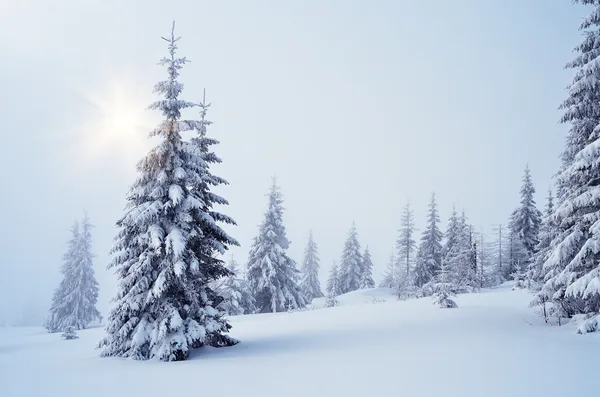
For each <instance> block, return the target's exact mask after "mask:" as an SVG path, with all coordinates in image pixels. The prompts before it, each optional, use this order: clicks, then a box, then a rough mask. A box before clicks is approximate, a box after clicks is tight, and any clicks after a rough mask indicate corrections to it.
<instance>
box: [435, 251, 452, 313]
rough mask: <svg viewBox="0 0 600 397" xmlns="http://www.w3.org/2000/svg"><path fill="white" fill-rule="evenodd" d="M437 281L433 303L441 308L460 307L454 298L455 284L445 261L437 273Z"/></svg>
mask: <svg viewBox="0 0 600 397" xmlns="http://www.w3.org/2000/svg"><path fill="white" fill-rule="evenodd" d="M436 279H437V282H436V283H435V285H434V287H433V303H434V304H436V305H438V306H439V307H441V308H445V309H451V308H456V307H458V306H457V305H456V302H455V301H454V300H453V299H452V297H453V296H454V286H453V285H452V282H451V281H450V280H449V275H448V272H447V270H446V266H445V264H444V262H442V264H441V268H440V270H439V272H438V274H437V277H436Z"/></svg>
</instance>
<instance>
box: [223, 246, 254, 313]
mask: <svg viewBox="0 0 600 397" xmlns="http://www.w3.org/2000/svg"><path fill="white" fill-rule="evenodd" d="M227 268H228V270H229V271H230V273H231V275H230V276H228V277H226V278H225V279H224V280H223V282H222V283H221V284H220V285H219V286H218V287H217V291H218V293H219V295H221V296H222V297H223V298H224V299H223V302H221V304H220V305H219V308H220V309H223V310H224V311H225V313H227V314H228V315H230V316H236V315H241V314H251V313H254V311H255V306H254V297H253V296H252V293H251V291H250V288H249V286H248V282H247V281H246V279H245V278H244V277H242V275H241V274H240V268H239V266H238V264H237V262H236V261H235V260H234V259H233V258H231V261H230V262H229V266H228V267H227Z"/></svg>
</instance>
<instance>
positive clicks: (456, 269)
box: [443, 209, 477, 292]
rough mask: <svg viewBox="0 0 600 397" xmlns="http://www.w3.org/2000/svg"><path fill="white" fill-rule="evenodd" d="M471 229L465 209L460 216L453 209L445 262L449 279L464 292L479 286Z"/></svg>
mask: <svg viewBox="0 0 600 397" xmlns="http://www.w3.org/2000/svg"><path fill="white" fill-rule="evenodd" d="M470 231H471V227H470V225H468V224H467V218H466V215H465V213H464V211H463V214H462V216H461V217H458V215H457V213H456V210H455V209H453V210H452V215H451V216H450V219H449V221H448V229H447V230H446V244H445V245H444V249H443V258H444V259H443V262H444V263H445V265H446V272H447V273H448V276H447V277H448V280H449V281H450V282H451V283H452V284H453V285H454V286H455V287H456V288H457V290H459V291H464V292H467V291H471V290H472V289H473V288H474V287H476V286H477V279H476V271H475V270H476V269H475V268H474V263H473V259H474V258H473V244H472V241H471V233H470Z"/></svg>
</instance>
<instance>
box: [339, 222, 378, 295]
mask: <svg viewBox="0 0 600 397" xmlns="http://www.w3.org/2000/svg"><path fill="white" fill-rule="evenodd" d="M338 272H339V274H338V277H339V284H340V290H339V293H340V294H345V293H348V292H352V291H356V290H359V289H365V288H374V287H375V280H373V261H372V260H371V252H370V251H369V248H368V247H366V248H365V250H364V252H361V246H360V242H359V241H358V232H357V231H356V224H355V223H354V222H352V227H351V228H350V231H349V232H348V236H347V238H346V242H345V243H344V250H343V251H342V259H341V262H340V267H339V269H338Z"/></svg>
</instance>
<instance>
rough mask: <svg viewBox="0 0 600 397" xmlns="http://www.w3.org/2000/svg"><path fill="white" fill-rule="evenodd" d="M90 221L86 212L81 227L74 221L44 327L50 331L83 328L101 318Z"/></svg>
mask: <svg viewBox="0 0 600 397" xmlns="http://www.w3.org/2000/svg"><path fill="white" fill-rule="evenodd" d="M92 227H93V226H92V225H91V223H90V220H89V218H88V217H87V215H86V216H85V217H84V218H83V220H82V222H81V227H80V226H79V224H78V223H75V225H74V226H73V228H72V229H71V232H72V238H71V240H70V241H69V248H68V251H67V253H66V254H65V256H64V261H65V262H64V264H63V267H62V269H61V270H62V275H63V279H62V281H61V283H60V285H59V287H58V288H57V289H56V291H55V293H54V296H53V299H52V305H51V307H50V313H49V316H48V319H47V321H46V328H47V329H48V331H50V332H59V331H65V330H66V329H68V328H69V327H71V328H73V329H85V328H87V326H88V325H89V324H90V323H92V322H93V321H102V316H101V315H100V312H99V311H98V309H96V303H97V301H98V292H99V288H98V282H97V281H96V277H95V272H94V264H93V257H94V255H93V254H92V232H91V230H92Z"/></svg>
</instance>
